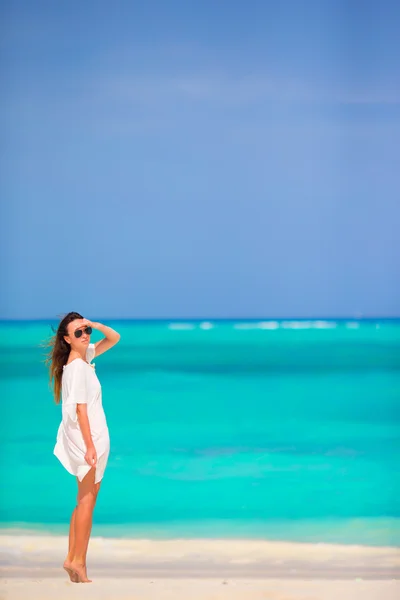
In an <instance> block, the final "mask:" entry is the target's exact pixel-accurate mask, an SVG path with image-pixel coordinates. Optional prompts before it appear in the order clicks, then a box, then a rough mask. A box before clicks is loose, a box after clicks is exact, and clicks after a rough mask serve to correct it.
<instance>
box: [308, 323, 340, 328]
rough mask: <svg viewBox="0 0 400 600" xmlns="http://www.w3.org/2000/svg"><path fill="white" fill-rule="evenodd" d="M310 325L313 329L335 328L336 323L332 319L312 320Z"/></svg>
mask: <svg viewBox="0 0 400 600" xmlns="http://www.w3.org/2000/svg"><path fill="white" fill-rule="evenodd" d="M312 327H314V328H315V329H335V328H336V327H337V323H335V322H334V321H313V322H312Z"/></svg>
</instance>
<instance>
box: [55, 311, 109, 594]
mask: <svg viewBox="0 0 400 600" xmlns="http://www.w3.org/2000/svg"><path fill="white" fill-rule="evenodd" d="M93 329H98V330H99V331H101V333H103V334H104V335H105V337H104V338H103V339H102V340H101V341H99V342H96V343H95V344H91V343H90V334H91V333H92V330H93ZM119 338H120V335H119V333H117V332H116V331H114V330H113V329H111V327H106V326H105V325H102V324H101V323H92V322H91V321H88V320H87V319H84V318H83V317H82V315H80V314H79V313H76V312H70V313H68V314H67V315H66V316H65V317H64V318H63V319H62V321H61V322H60V324H59V326H58V329H57V332H56V334H55V336H54V337H53V338H52V340H51V342H50V346H51V350H50V353H49V356H48V361H47V363H48V365H49V370H50V381H52V382H53V387H54V397H55V401H56V403H57V404H58V403H59V402H60V397H61V399H62V422H61V425H60V427H59V429H58V434H57V443H56V446H55V448H54V454H55V455H56V456H57V458H58V459H59V460H60V462H61V464H62V465H63V466H64V467H65V468H66V469H67V471H68V472H69V473H71V474H72V475H75V476H76V478H77V483H78V498H77V506H76V507H75V509H74V511H73V513H72V517H71V522H70V528H69V548H68V554H67V558H66V559H65V562H64V569H65V570H66V571H67V573H68V574H69V576H70V579H71V581H73V582H74V583H90V581H91V580H90V579H88V577H87V572H86V553H87V548H88V544H89V537H90V532H91V528H92V515H93V509H94V506H95V504H96V498H97V494H98V492H99V489H100V482H101V480H102V478H103V475H104V471H105V468H106V465H107V459H108V454H109V450H110V438H109V434H108V427H107V421H106V417H105V414H104V410H103V405H102V399H101V386H100V382H99V380H98V379H97V376H96V373H95V370H94V364H91V361H92V360H93V358H94V357H95V356H96V357H97V356H99V355H100V354H103V353H104V352H106V351H107V350H109V349H110V348H112V347H113V346H115V344H116V343H117V342H118V341H119Z"/></svg>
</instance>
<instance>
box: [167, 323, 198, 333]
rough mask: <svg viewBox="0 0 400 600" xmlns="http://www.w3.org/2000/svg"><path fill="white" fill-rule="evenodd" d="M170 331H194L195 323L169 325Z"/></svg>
mask: <svg viewBox="0 0 400 600" xmlns="http://www.w3.org/2000/svg"><path fill="white" fill-rule="evenodd" d="M168 329H176V330H186V331H187V330H192V329H195V325H193V323H169V325H168Z"/></svg>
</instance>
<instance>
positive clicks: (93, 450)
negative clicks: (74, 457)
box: [85, 446, 97, 467]
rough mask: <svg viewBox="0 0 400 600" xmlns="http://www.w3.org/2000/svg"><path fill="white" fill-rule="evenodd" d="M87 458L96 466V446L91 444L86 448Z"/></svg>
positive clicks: (88, 461)
mask: <svg viewBox="0 0 400 600" xmlns="http://www.w3.org/2000/svg"><path fill="white" fill-rule="evenodd" d="M85 460H86V462H87V464H88V465H89V466H90V467H95V466H96V464H97V452H96V448H95V447H94V446H89V448H87V450H86V454H85Z"/></svg>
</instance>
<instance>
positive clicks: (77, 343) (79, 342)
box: [64, 319, 90, 354]
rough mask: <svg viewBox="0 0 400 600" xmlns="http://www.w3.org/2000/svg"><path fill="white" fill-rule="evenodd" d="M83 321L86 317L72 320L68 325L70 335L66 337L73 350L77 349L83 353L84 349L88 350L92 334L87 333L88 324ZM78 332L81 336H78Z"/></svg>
mask: <svg viewBox="0 0 400 600" xmlns="http://www.w3.org/2000/svg"><path fill="white" fill-rule="evenodd" d="M83 323H84V319H75V320H74V321H71V323H69V324H68V327H67V331H68V335H66V336H65V338H64V339H65V340H66V342H67V343H68V344H69V345H70V346H71V350H76V351H77V352H79V353H80V354H82V350H84V351H85V352H86V349H87V347H88V346H89V343H90V335H88V334H87V333H86V331H85V329H86V325H84V324H83ZM80 332H82V333H80ZM76 334H78V336H79V337H77V335H76Z"/></svg>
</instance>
